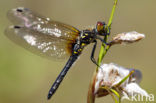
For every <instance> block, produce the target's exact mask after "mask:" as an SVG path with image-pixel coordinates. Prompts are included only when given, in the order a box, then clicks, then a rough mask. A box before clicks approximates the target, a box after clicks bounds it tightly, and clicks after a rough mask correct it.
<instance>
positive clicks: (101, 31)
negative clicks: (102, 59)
mask: <svg viewBox="0 0 156 103" xmlns="http://www.w3.org/2000/svg"><path fill="white" fill-rule="evenodd" d="M96 33H97V34H98V35H100V36H106V35H107V31H106V24H105V22H101V21H98V22H97V24H96Z"/></svg>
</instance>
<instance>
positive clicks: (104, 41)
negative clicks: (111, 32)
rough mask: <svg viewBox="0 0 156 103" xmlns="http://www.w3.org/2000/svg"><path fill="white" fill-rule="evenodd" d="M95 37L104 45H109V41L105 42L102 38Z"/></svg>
mask: <svg viewBox="0 0 156 103" xmlns="http://www.w3.org/2000/svg"><path fill="white" fill-rule="evenodd" d="M96 38H97V39H99V40H100V41H101V42H102V43H104V44H106V45H110V42H108V43H107V42H106V41H104V39H102V38H100V37H98V36H97V37H96Z"/></svg>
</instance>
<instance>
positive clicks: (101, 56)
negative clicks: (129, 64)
mask: <svg viewBox="0 0 156 103" xmlns="http://www.w3.org/2000/svg"><path fill="white" fill-rule="evenodd" d="M117 2H118V0H114V5H113V8H112V12H111V15H110V18H109V21H108V25H107V28H106V29H107V32H110V31H109V30H110V29H111V24H112V21H113V17H114V13H115V9H116V5H117ZM108 36H109V35H107V36H105V37H104V40H105V41H106V42H107V39H108ZM109 48H110V46H106V44H102V45H101V49H100V52H99V57H98V61H97V63H98V65H100V64H101V62H102V60H103V58H104V56H105V55H106V53H107V51H108V50H109ZM96 70H97V71H98V67H97V69H96Z"/></svg>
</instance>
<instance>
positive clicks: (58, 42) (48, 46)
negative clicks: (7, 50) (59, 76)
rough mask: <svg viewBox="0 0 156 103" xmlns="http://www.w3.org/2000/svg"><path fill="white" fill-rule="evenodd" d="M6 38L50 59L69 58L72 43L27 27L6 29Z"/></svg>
mask: <svg viewBox="0 0 156 103" xmlns="http://www.w3.org/2000/svg"><path fill="white" fill-rule="evenodd" d="M5 34H6V36H7V37H8V38H9V39H10V40H12V41H13V42H15V43H16V44H18V45H20V46H22V47H24V48H26V49H27V50H29V51H31V52H33V53H35V54H38V55H40V56H43V57H46V58H49V59H51V58H52V59H55V58H57V59H63V58H66V57H69V56H70V55H71V52H70V51H69V49H70V48H69V45H72V41H67V40H65V39H59V38H57V37H56V38H54V37H51V36H50V35H44V34H42V33H40V32H37V31H33V30H31V29H28V28H25V27H18V26H11V27H9V28H8V29H6V32H5Z"/></svg>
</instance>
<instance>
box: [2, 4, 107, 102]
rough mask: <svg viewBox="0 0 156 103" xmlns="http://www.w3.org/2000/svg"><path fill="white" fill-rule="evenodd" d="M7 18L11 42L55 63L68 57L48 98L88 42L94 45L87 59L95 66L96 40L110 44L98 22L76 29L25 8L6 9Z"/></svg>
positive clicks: (101, 25)
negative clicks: (84, 28)
mask: <svg viewBox="0 0 156 103" xmlns="http://www.w3.org/2000/svg"><path fill="white" fill-rule="evenodd" d="M7 17H8V19H9V20H10V22H12V24H13V25H12V26H9V27H8V28H7V29H6V30H5V35H6V36H7V37H8V38H9V39H10V40H11V41H13V42H14V43H16V44H17V45H20V46H21V47H24V48H25V49H27V50H28V51H30V52H32V53H35V54H37V55H40V56H42V57H46V58H55V59H58V60H59V59H62V58H63V59H64V58H68V61H67V63H66V64H65V66H64V68H63V69H62V71H61V72H60V74H59V75H58V77H57V78H56V80H55V82H54V83H53V85H52V87H51V88H50V90H49V93H48V96H47V98H48V99H50V98H51V97H52V96H53V94H54V93H55V92H56V90H57V89H58V87H59V85H60V83H61V82H62V80H63V79H64V77H65V75H66V74H67V72H68V70H69V69H70V67H71V66H72V64H73V63H74V62H75V61H76V60H77V58H78V57H79V56H80V54H81V53H82V50H83V49H84V47H86V46H87V45H88V44H91V43H93V44H94V45H93V49H92V52H91V56H90V59H91V61H92V62H93V63H94V64H96V65H97V66H98V64H97V62H96V60H95V58H94V54H95V50H96V46H97V40H100V41H101V42H102V43H105V44H106V45H109V44H108V43H106V42H105V40H104V39H103V37H104V36H107V35H109V32H108V30H107V29H106V26H107V25H106V24H105V22H101V21H98V22H97V24H96V27H95V28H93V29H86V30H78V29H77V28H75V27H73V26H70V25H67V24H64V23H61V22H58V21H54V20H51V19H50V18H46V17H44V16H41V15H39V14H38V13H36V12H33V11H31V10H29V9H28V8H24V7H18V8H15V9H11V10H9V11H8V13H7Z"/></svg>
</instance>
